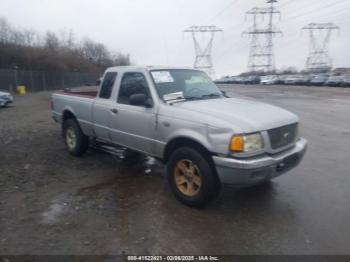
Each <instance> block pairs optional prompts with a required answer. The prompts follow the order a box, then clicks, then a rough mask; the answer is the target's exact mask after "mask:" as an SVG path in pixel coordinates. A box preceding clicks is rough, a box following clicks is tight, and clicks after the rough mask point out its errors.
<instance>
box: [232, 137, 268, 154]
mask: <svg viewBox="0 0 350 262" xmlns="http://www.w3.org/2000/svg"><path fill="white" fill-rule="evenodd" d="M263 148H264V142H263V139H262V136H261V134H260V133H255V134H251V135H235V136H233V137H232V139H231V145H230V149H231V151H232V152H234V153H250V152H254V151H259V150H261V149H263Z"/></svg>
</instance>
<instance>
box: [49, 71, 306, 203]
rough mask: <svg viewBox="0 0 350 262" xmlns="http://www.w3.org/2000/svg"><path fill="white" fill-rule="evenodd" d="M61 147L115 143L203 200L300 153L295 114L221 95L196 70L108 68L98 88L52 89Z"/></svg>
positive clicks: (266, 175) (282, 166)
mask: <svg viewBox="0 0 350 262" xmlns="http://www.w3.org/2000/svg"><path fill="white" fill-rule="evenodd" d="M51 107H52V113H53V118H54V119H55V120H56V121H57V122H59V123H60V124H61V125H60V126H61V128H62V134H63V137H64V141H65V143H66V147H67V150H68V151H69V153H70V154H72V155H74V156H80V155H82V154H83V153H84V152H86V150H87V148H88V145H89V142H90V139H92V140H93V141H95V142H96V141H102V142H103V143H108V144H110V145H119V146H123V147H126V148H128V149H131V150H135V151H137V152H140V153H143V154H145V155H148V156H152V157H155V158H157V159H159V160H160V161H163V163H164V164H166V172H167V178H168V181H169V184H170V188H171V189H172V191H173V193H174V194H175V196H176V197H177V198H178V199H179V200H180V201H181V202H183V203H185V204H187V205H190V206H203V205H205V204H206V203H207V202H209V201H210V200H213V199H214V198H215V197H216V196H217V195H218V194H219V192H220V188H221V184H229V185H234V186H243V187H246V186H253V185H256V184H260V183H262V182H264V181H268V180H270V179H272V178H275V177H277V176H280V175H282V174H284V173H286V172H288V171H290V170H291V169H293V168H294V167H296V166H297V165H298V164H299V163H300V161H301V160H302V158H303V156H304V153H305V151H306V148H307V141H306V140H305V139H303V138H301V137H300V136H299V132H298V128H299V118H298V117H297V116H296V115H294V114H293V113H291V112H288V111H287V110H284V109H282V108H278V107H276V106H272V105H268V104H264V103H260V102H257V101H247V100H245V99H242V98H237V97H235V98H229V97H226V96H225V95H224V94H223V93H222V92H221V91H220V89H219V88H218V87H217V86H216V85H215V84H214V83H213V82H212V81H211V80H210V79H209V78H208V76H207V75H206V74H205V73H204V72H202V71H199V70H193V69H190V68H173V67H136V66H134V67H132V66H128V67H113V68H109V69H108V70H107V71H106V72H105V74H104V77H103V80H102V83H101V85H100V88H99V91H98V92H88V91H87V92H68V93H67V92H57V93H54V94H53V95H52V101H51Z"/></svg>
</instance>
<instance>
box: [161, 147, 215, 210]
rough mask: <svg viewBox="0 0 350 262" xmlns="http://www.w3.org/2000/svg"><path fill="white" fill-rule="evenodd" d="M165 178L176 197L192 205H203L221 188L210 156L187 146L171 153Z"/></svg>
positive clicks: (213, 197)
mask: <svg viewBox="0 0 350 262" xmlns="http://www.w3.org/2000/svg"><path fill="white" fill-rule="evenodd" d="M167 178H168V182H169V184H170V187H171V190H172V191H173V193H174V195H175V196H176V198H177V199H178V200H179V201H180V202H182V203H183V204H185V205H188V206H192V207H203V206H205V205H206V204H208V203H209V202H211V201H212V200H214V199H215V198H216V197H217V196H218V194H219V193H220V189H221V183H220V181H219V179H218V177H217V174H216V170H215V168H214V166H213V163H212V160H211V158H210V156H209V155H207V154H206V153H205V152H202V151H201V150H196V149H193V148H189V147H181V148H179V149H177V150H175V151H174V152H173V153H172V154H171V156H170V159H169V161H168V164H167Z"/></svg>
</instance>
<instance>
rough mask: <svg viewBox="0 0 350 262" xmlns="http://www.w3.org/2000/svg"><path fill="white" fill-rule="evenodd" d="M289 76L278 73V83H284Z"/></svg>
mask: <svg viewBox="0 0 350 262" xmlns="http://www.w3.org/2000/svg"><path fill="white" fill-rule="evenodd" d="M287 77H288V75H278V76H277V78H278V80H277V83H276V84H279V85H282V84H284V80H285V79H286V78H287Z"/></svg>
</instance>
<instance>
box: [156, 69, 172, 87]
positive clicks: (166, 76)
mask: <svg viewBox="0 0 350 262" xmlns="http://www.w3.org/2000/svg"><path fill="white" fill-rule="evenodd" d="M152 76H153V79H154V81H155V82H156V83H157V84H160V83H173V82H174V79H173V77H172V76H171V74H170V72H169V71H155V72H152Z"/></svg>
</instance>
